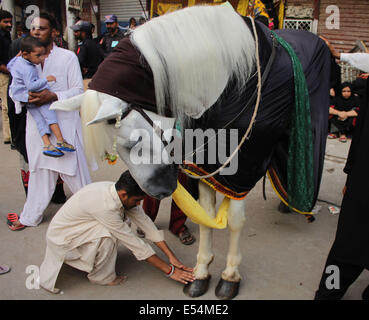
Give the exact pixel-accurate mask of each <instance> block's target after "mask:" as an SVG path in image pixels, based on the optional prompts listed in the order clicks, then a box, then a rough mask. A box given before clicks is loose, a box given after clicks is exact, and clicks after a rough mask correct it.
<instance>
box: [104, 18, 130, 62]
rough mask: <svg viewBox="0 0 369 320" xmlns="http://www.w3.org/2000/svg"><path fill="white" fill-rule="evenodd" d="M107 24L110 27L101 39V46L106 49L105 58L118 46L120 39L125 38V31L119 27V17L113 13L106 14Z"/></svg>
mask: <svg viewBox="0 0 369 320" xmlns="http://www.w3.org/2000/svg"><path fill="white" fill-rule="evenodd" d="M105 24H106V28H107V29H108V31H107V32H105V33H104V35H103V37H102V39H101V40H100V46H101V48H102V49H103V51H104V58H106V57H107V56H108V55H109V53H110V52H112V51H113V49H114V48H115V47H116V46H117V44H118V43H119V41H120V40H121V39H123V38H124V33H125V32H124V31H123V30H121V29H120V28H119V23H118V18H117V16H116V15H114V14H112V15H109V16H105Z"/></svg>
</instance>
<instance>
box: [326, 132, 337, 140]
mask: <svg viewBox="0 0 369 320" xmlns="http://www.w3.org/2000/svg"><path fill="white" fill-rule="evenodd" d="M328 139H337V136H336V135H335V134H334V133H330V134H329V135H328Z"/></svg>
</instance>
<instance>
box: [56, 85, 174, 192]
mask: <svg viewBox="0 0 369 320" xmlns="http://www.w3.org/2000/svg"><path fill="white" fill-rule="evenodd" d="M78 108H81V120H82V129H83V138H84V144H85V152H86V156H87V158H88V160H89V162H90V163H91V161H92V162H93V161H95V162H98V161H99V160H102V159H104V158H105V156H106V153H107V152H115V150H116V151H117V153H118V154H119V156H120V157H121V159H122V160H123V161H124V162H125V164H126V165H127V167H128V169H129V171H130V172H131V174H132V176H133V177H134V179H135V180H136V181H137V183H138V184H139V185H140V187H141V188H142V189H143V190H144V191H145V192H146V193H147V194H148V195H150V196H152V197H155V198H157V199H163V198H165V197H168V196H170V195H171V194H172V193H173V192H174V190H175V189H176V187H177V174H178V166H177V165H175V164H174V163H173V162H171V161H170V159H171V157H170V155H169V154H168V152H167V150H166V149H165V148H164V144H163V141H162V139H161V138H160V137H159V135H158V133H157V131H154V129H153V127H152V126H151V124H150V123H149V122H148V121H147V120H145V119H144V117H143V116H142V114H140V113H139V112H137V111H135V110H132V109H130V106H129V105H128V103H127V102H125V101H123V100H121V99H119V98H116V97H113V96H111V95H108V94H104V93H100V92H97V91H94V90H88V91H86V92H85V93H84V94H83V95H80V96H77V97H73V98H71V99H68V100H64V101H57V102H54V103H53V104H52V106H51V109H52V110H61V111H71V110H77V109H78ZM146 113H147V114H149V117H150V118H151V119H152V120H153V121H154V123H155V125H157V126H160V127H161V129H162V130H167V129H171V128H173V126H174V121H175V119H173V118H164V117H161V116H158V115H156V114H154V113H152V112H146ZM122 116H123V117H122ZM109 123H111V124H109ZM163 139H165V138H163Z"/></svg>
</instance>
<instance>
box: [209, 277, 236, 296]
mask: <svg viewBox="0 0 369 320" xmlns="http://www.w3.org/2000/svg"><path fill="white" fill-rule="evenodd" d="M240 282H241V281H238V282H232V281H227V280H223V279H222V278H221V279H220V280H219V282H218V285H217V287H216V288H215V295H216V296H217V297H218V298H219V299H222V300H231V299H233V298H234V297H235V296H237V295H238V289H239V288H240Z"/></svg>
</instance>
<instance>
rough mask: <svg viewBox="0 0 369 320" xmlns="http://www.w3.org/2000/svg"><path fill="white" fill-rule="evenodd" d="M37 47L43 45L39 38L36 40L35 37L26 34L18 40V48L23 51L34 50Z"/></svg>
mask: <svg viewBox="0 0 369 320" xmlns="http://www.w3.org/2000/svg"><path fill="white" fill-rule="evenodd" d="M38 47H45V46H44V45H43V44H42V43H41V42H40V40H38V39H37V38H35V37H32V36H27V37H25V38H22V40H21V42H20V50H21V51H25V52H32V51H34V50H35V48H38Z"/></svg>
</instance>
